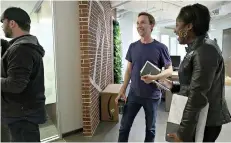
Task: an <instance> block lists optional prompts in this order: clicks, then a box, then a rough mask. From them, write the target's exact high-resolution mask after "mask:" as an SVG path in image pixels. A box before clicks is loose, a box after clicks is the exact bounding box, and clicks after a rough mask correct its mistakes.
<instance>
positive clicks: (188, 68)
mask: <svg viewBox="0 0 231 143" xmlns="http://www.w3.org/2000/svg"><path fill="white" fill-rule="evenodd" d="M209 25H210V14H209V10H208V8H207V7H205V6H203V5H201V4H194V5H188V6H185V7H183V8H182V9H181V10H180V13H179V15H178V17H177V19H176V28H175V30H174V32H175V33H176V35H177V36H178V41H179V43H180V44H187V45H188V47H187V48H186V52H187V54H186V56H185V57H184V60H183V61H182V63H181V65H180V69H179V72H178V75H179V82H171V81H169V80H164V81H162V83H163V84H165V85H166V86H168V87H169V88H171V90H172V92H173V93H176V92H177V93H178V94H179V95H183V96H187V97H188V102H187V104H186V106H185V109H184V113H183V117H182V120H181V124H180V128H179V130H178V132H177V133H172V134H169V136H170V137H172V138H174V140H175V141H176V142H177V141H178V142H180V141H183V142H192V141H195V129H196V125H197V122H198V116H199V113H200V111H201V109H202V108H203V107H205V105H206V104H207V103H209V112H208V117H207V122H206V128H205V132H204V142H215V140H216V139H217V137H218V136H219V134H220V131H221V128H222V125H223V124H226V123H229V122H230V121H231V117H230V113H229V111H228V107H227V104H226V100H225V96H224V88H225V66H224V60H223V58H222V54H221V51H220V48H219V46H218V45H217V43H216V42H215V41H213V40H210V39H209V38H208V35H207V32H208V30H209Z"/></svg>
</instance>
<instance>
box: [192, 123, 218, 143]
mask: <svg viewBox="0 0 231 143" xmlns="http://www.w3.org/2000/svg"><path fill="white" fill-rule="evenodd" d="M221 128H222V126H206V127H205V132H204V138H203V142H215V141H216V140H217V138H218V136H219V134H220V132H221ZM193 141H194V142H195V136H194V140H193Z"/></svg>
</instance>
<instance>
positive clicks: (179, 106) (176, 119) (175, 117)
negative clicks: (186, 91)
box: [168, 94, 209, 142]
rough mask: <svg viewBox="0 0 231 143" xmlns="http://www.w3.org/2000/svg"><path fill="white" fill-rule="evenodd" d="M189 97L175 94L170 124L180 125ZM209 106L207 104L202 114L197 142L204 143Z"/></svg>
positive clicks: (197, 128) (197, 130)
mask: <svg viewBox="0 0 231 143" xmlns="http://www.w3.org/2000/svg"><path fill="white" fill-rule="evenodd" d="M187 100H188V97H185V96H181V95H177V94H173V97H172V102H171V108H170V112H169V117H168V122H170V123H174V124H178V125H179V124H180V123H181V119H182V116H183V112H184V108H185V105H186V103H187ZM208 109H209V104H207V105H206V106H205V107H204V108H203V109H202V110H201V112H200V115H199V119H198V124H197V127H196V136H195V141H196V142H202V141H203V137H204V129H205V126H206V121H207V115H208Z"/></svg>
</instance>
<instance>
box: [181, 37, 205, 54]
mask: <svg viewBox="0 0 231 143" xmlns="http://www.w3.org/2000/svg"><path fill="white" fill-rule="evenodd" d="M205 38H209V35H208V34H207V33H206V34H205V35H201V36H197V37H196V39H195V40H194V41H193V42H192V43H190V44H188V47H185V50H186V52H187V53H189V52H191V51H193V50H195V49H196V48H197V47H198V45H200V44H201V43H202V42H203V41H204V39H205Z"/></svg>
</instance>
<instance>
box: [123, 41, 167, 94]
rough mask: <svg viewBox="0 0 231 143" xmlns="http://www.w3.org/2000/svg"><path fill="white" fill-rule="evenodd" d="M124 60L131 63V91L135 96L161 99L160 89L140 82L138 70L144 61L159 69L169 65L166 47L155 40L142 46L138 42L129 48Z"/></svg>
mask: <svg viewBox="0 0 231 143" xmlns="http://www.w3.org/2000/svg"><path fill="white" fill-rule="evenodd" d="M126 60H128V61H129V62H131V63H132V71H131V90H133V91H134V93H135V94H136V96H140V97H144V98H152V99H159V98H160V97H161V91H160V89H158V88H157V86H156V85H155V84H153V83H151V84H146V83H145V82H144V81H142V80H141V76H140V70H141V69H142V68H143V66H144V64H145V63H146V61H150V62H151V63H153V64H154V65H156V66H157V67H159V68H160V69H162V67H166V66H168V65H171V59H170V56H169V52H168V49H167V47H166V46H165V45H164V44H162V43H160V42H158V41H156V40H154V41H153V42H152V43H148V44H144V43H142V42H141V41H140V40H139V41H137V42H134V43H132V44H131V45H130V46H129V49H128V52H127V55H126Z"/></svg>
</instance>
